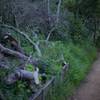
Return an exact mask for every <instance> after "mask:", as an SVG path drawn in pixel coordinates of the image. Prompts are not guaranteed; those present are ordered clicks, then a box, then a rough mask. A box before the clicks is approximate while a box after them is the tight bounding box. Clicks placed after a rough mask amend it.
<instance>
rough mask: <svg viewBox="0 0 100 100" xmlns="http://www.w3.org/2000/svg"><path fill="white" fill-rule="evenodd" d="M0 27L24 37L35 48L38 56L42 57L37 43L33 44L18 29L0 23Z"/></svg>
mask: <svg viewBox="0 0 100 100" xmlns="http://www.w3.org/2000/svg"><path fill="white" fill-rule="evenodd" d="M0 26H1V27H5V28H8V29H12V30H13V31H15V32H17V33H19V34H20V35H22V36H24V37H25V38H26V39H27V40H28V41H29V42H30V43H31V44H32V45H33V46H34V47H35V49H36V51H37V53H38V55H39V56H42V53H41V50H40V49H39V46H38V45H37V43H35V42H33V41H32V40H31V39H30V37H29V36H28V35H27V34H26V33H24V32H22V31H20V30H19V29H17V28H15V27H13V26H9V25H6V24H2V23H0Z"/></svg>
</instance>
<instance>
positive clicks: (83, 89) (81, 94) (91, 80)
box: [69, 53, 100, 100]
mask: <svg viewBox="0 0 100 100" xmlns="http://www.w3.org/2000/svg"><path fill="white" fill-rule="evenodd" d="M69 100H100V53H99V54H98V58H97V60H96V61H95V62H94V64H93V65H92V69H91V71H90V73H89V74H88V75H87V77H86V79H85V80H84V81H83V83H82V84H81V85H80V87H79V88H78V89H77V90H76V91H75V93H74V94H73V96H72V97H71V98H69Z"/></svg>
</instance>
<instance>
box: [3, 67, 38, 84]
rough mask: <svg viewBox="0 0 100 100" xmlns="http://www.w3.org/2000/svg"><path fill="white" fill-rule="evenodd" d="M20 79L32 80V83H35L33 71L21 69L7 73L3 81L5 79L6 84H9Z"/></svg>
mask: <svg viewBox="0 0 100 100" xmlns="http://www.w3.org/2000/svg"><path fill="white" fill-rule="evenodd" d="M37 78H38V77H37ZM20 79H24V80H34V83H35V84H37V83H36V79H35V76H34V72H29V71H26V70H22V69H19V70H16V71H15V73H12V74H10V75H8V76H7V77H6V78H5V81H6V84H8V85H11V84H14V83H15V82H16V81H18V80H20Z"/></svg>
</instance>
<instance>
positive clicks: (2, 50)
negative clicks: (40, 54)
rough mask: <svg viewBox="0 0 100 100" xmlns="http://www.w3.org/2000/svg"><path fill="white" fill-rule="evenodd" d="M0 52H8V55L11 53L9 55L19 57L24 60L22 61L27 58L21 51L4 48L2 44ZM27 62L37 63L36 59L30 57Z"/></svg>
mask: <svg viewBox="0 0 100 100" xmlns="http://www.w3.org/2000/svg"><path fill="white" fill-rule="evenodd" d="M0 52H2V53H5V54H8V55H11V56H14V57H17V58H20V59H21V60H24V61H27V60H28V58H29V57H27V56H26V55H24V54H22V53H20V52H18V51H14V50H11V49H8V48H5V47H4V46H3V45H2V44H0ZM29 62H30V63H32V64H34V65H37V63H38V60H36V59H30V61H29Z"/></svg>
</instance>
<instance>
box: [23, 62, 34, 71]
mask: <svg viewBox="0 0 100 100" xmlns="http://www.w3.org/2000/svg"><path fill="white" fill-rule="evenodd" d="M25 70H27V71H30V72H34V66H33V65H32V64H27V65H26V67H25Z"/></svg>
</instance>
